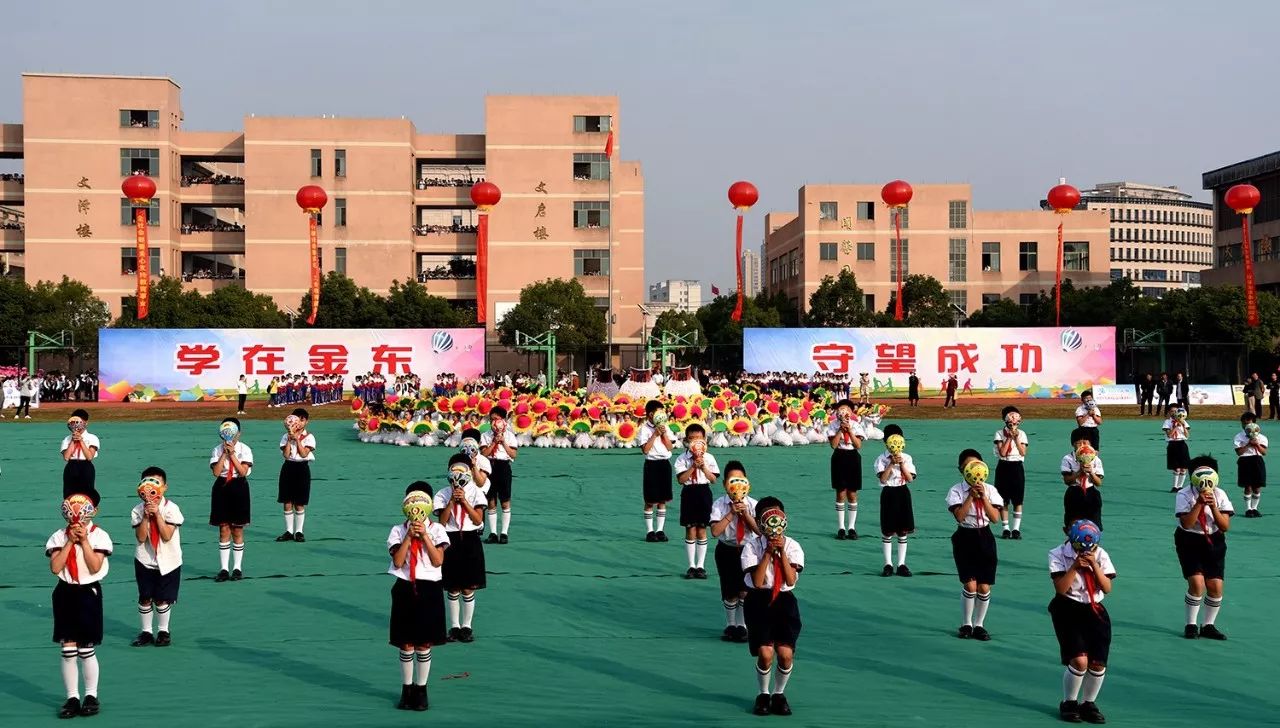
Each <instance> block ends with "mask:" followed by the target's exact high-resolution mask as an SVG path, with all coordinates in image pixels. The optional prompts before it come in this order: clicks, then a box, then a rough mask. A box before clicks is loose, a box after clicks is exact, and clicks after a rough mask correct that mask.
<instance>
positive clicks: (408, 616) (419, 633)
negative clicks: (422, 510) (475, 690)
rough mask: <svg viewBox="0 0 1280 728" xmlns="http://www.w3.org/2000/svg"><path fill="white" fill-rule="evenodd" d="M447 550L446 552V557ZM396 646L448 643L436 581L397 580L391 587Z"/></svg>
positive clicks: (440, 593) (390, 639) (442, 600)
mask: <svg viewBox="0 0 1280 728" xmlns="http://www.w3.org/2000/svg"><path fill="white" fill-rule="evenodd" d="M447 553H448V551H447V550H446V554H447ZM388 640H389V641H390V642H391V644H393V645H395V646H396V647H404V646H405V645H415V646H418V647H421V646H423V645H442V644H444V643H445V642H447V641H448V634H447V633H446V632H445V621H444V590H443V589H441V587H440V582H438V581H427V580H426V579H418V580H417V581H414V582H410V581H408V580H405V579H401V578H398V577H397V578H396V583H394V584H392V585H391V634H390V637H389V638H388Z"/></svg>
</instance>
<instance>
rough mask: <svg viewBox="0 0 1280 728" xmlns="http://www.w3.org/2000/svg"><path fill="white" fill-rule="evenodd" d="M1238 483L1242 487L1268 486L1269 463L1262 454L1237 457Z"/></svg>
mask: <svg viewBox="0 0 1280 728" xmlns="http://www.w3.org/2000/svg"><path fill="white" fill-rule="evenodd" d="M1236 485H1239V486H1240V487H1241V488H1265V487H1267V463H1266V461H1264V460H1263V459H1262V457H1261V456H1260V455H1249V456H1247V457H1242V458H1236Z"/></svg>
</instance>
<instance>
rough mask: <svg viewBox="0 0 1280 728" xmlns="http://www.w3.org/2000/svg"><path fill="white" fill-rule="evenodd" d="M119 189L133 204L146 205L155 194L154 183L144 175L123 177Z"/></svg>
mask: <svg viewBox="0 0 1280 728" xmlns="http://www.w3.org/2000/svg"><path fill="white" fill-rule="evenodd" d="M120 190H121V191H122V192H124V196H125V197H128V198H129V201H130V202H132V203H133V204H135V205H143V206H146V205H148V204H150V202H151V198H152V197H155V196H156V183H155V182H154V181H152V179H151V178H150V177H147V176H146V175H141V174H135V175H130V176H128V177H125V178H124V182H123V183H122V184H121V185H120Z"/></svg>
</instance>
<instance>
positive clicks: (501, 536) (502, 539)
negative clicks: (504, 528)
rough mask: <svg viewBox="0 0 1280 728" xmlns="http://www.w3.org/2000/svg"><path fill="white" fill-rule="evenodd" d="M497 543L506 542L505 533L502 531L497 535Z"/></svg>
mask: <svg viewBox="0 0 1280 728" xmlns="http://www.w3.org/2000/svg"><path fill="white" fill-rule="evenodd" d="M498 543H507V534H505V533H503V534H499V535H498Z"/></svg>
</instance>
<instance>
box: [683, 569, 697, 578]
mask: <svg viewBox="0 0 1280 728" xmlns="http://www.w3.org/2000/svg"><path fill="white" fill-rule="evenodd" d="M697 574H698V570H697V569H695V568H693V567H692V566H690V567H689V569H688V570H687V571H685V572H684V578H686V579H694V578H696V577H697Z"/></svg>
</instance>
